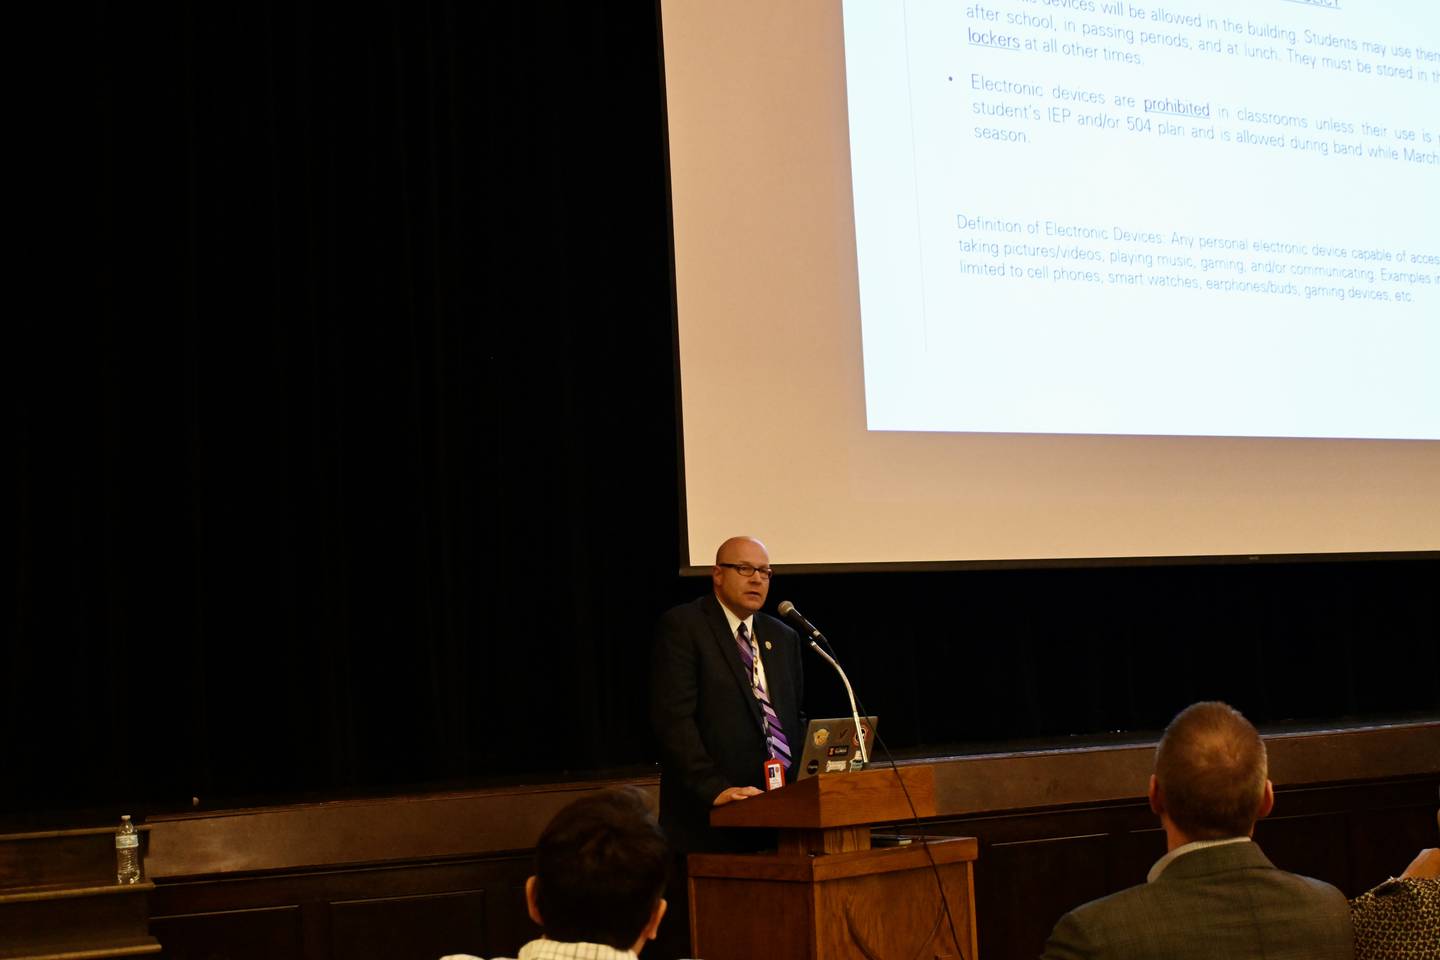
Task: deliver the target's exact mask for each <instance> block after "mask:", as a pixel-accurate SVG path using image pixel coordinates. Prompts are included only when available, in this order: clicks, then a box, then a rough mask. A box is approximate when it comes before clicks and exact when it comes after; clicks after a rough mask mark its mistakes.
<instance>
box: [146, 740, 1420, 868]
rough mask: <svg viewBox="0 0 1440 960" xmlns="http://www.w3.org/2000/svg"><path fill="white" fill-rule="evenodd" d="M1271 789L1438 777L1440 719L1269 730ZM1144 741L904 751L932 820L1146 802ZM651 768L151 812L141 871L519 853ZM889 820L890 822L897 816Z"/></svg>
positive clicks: (648, 782) (651, 787)
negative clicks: (919, 778)
mask: <svg viewBox="0 0 1440 960" xmlns="http://www.w3.org/2000/svg"><path fill="white" fill-rule="evenodd" d="M1265 742H1266V746H1267V749H1268V750H1269V755H1270V772H1271V779H1272V780H1274V781H1275V785H1276V787H1277V788H1278V789H1280V790H1282V791H1284V790H1288V789H1294V788H1301V787H1312V786H1319V785H1322V784H1336V783H1349V782H1365V781H1375V780H1390V779H1396V778H1404V777H1417V776H1421V777H1423V776H1429V775H1436V774H1440V720H1436V721H1425V722H1417V723H1406V724H1395V725H1391V726H1375V727H1363V728H1357V729H1348V730H1325V731H1313V732H1303V733H1288V734H1278V735H1273V736H1267V737H1266V738H1265ZM1154 750H1155V745H1154V743H1147V744H1139V745H1133V746H1121V747H1085V748H1076V749H1068V750H1040V751H1031V752H1025V753H1013V754H987V755H978V756H967V757H942V758H927V759H923V760H922V759H911V760H905V761H902V762H901V767H902V768H903V767H906V766H910V765H913V764H918V763H927V764H933V765H934V767H935V792H934V799H935V818H936V819H937V820H946V819H953V818H956V817H968V816H973V815H977V814H987V813H1008V812H1017V811H1027V810H1040V809H1046V808H1063V807H1076V806H1087V805H1094V804H1113V803H1121V802H1131V801H1137V800H1142V799H1143V798H1144V796H1145V788H1146V784H1147V783H1148V781H1149V777H1150V772H1151V766H1152V763H1153V757H1154ZM622 784H628V785H631V786H636V787H639V788H641V789H643V790H645V791H646V792H648V793H650V794H651V796H652V797H654V796H657V795H658V792H659V780H658V778H656V777H645V778H632V779H625V780H592V781H581V782H575V783H563V784H553V785H546V786H519V787H505V788H496V789H480V790H474V791H455V792H449V793H434V794H421V795H411V796H397V797H386V798H376V799H365V800H341V801H334V802H328V803H307V804H294V805H288V806H276V807H257V808H250V809H236V810H222V811H215V812H210V813H184V814H176V815H170V816H156V817H151V818H150V819H149V820H148V822H147V824H146V826H147V827H148V828H149V832H150V835H149V841H150V844H149V852H148V854H147V856H146V863H145V866H146V876H148V877H151V878H154V879H157V880H161V881H165V880H174V879H181V878H187V877H205V876H220V875H233V874H247V873H266V872H273V871H281V870H298V869H306V868H313V867H328V866H337V865H345V864H374V863H384V862H393V861H411V862H414V861H430V860H437V859H444V858H451V857H474V856H487V855H501V854H511V853H524V852H525V851H528V850H529V849H530V848H532V847H533V846H534V844H535V840H536V838H538V837H539V835H540V831H541V830H542V829H544V826H545V824H546V823H547V822H549V820H550V818H551V817H552V816H554V815H555V813H556V812H557V811H559V810H560V808H561V807H563V806H565V805H566V804H567V803H569V802H570V801H571V800H574V799H575V798H577V797H579V796H582V795H584V794H586V793H590V792H593V791H596V790H600V789H604V788H606V787H613V786H619V785H622ZM896 819H897V820H898V819H900V818H898V817H897V818H896Z"/></svg>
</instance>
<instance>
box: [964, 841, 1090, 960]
mask: <svg viewBox="0 0 1440 960" xmlns="http://www.w3.org/2000/svg"><path fill="white" fill-rule="evenodd" d="M1108 843H1109V837H1108V836H1107V835H1105V834H1091V835H1089V836H1077V837H1054V838H1049V839H1044V840H1025V841H1019V842H1014V841H1012V842H1003V843H995V844H990V845H988V846H984V847H982V850H981V854H980V860H979V861H977V862H976V864H975V873H976V877H977V879H976V883H975V913H976V916H977V918H978V919H979V921H980V928H979V933H980V951H981V953H982V955H984V956H985V957H987V958H989V957H994V956H999V955H1006V956H1027V957H1032V958H1033V957H1038V956H1039V955H1040V951H1041V949H1042V948H1043V947H1044V946H1045V937H1046V935H1048V934H1049V932H1050V927H1049V926H1047V925H1045V924H1043V923H1038V924H1037V923H1036V922H1035V920H1036V918H1038V917H1050V918H1054V917H1058V916H1060V915H1061V914H1062V913H1064V912H1065V911H1066V910H1069V909H1070V908H1071V907H1073V906H1075V905H1076V904H1079V903H1084V902H1085V901H1086V900H1091V899H1094V898H1095V897H1100V896H1104V895H1105V894H1106V893H1107V892H1109V885H1108V884H1107V882H1106V873H1107V870H1106V863H1105V860H1106V850H1107V847H1108ZM1061 876H1063V877H1064V878H1065V880H1064V882H1063V883H1056V882H1054V879H1055V878H1056V877H1061ZM1051 925H1053V921H1052V924H1051ZM1042 927H1043V929H1042Z"/></svg>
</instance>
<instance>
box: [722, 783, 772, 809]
mask: <svg viewBox="0 0 1440 960" xmlns="http://www.w3.org/2000/svg"><path fill="white" fill-rule="evenodd" d="M761 792H762V791H761V790H760V788H759V787H729V788H727V789H725V790H721V791H720V795H719V796H718V797H716V798H715V802H714V803H713V804H711V806H716V807H723V806H725V804H727V803H733V802H734V801H736V800H744V799H745V798H746V797H758V796H760V794H761Z"/></svg>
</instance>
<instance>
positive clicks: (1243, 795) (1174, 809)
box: [1155, 701, 1268, 840]
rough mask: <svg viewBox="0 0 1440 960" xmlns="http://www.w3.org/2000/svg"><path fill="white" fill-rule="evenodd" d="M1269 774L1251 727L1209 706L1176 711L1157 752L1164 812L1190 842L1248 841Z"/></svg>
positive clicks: (1225, 708) (1229, 710)
mask: <svg viewBox="0 0 1440 960" xmlns="http://www.w3.org/2000/svg"><path fill="white" fill-rule="evenodd" d="M1267 772H1268V771H1267V766H1266V757H1265V744H1264V742H1263V741H1262V740H1261V739H1260V734H1259V733H1258V732H1257V731H1256V730H1255V727H1254V726H1253V725H1252V724H1251V723H1250V721H1249V720H1246V719H1245V718H1244V717H1243V716H1242V715H1241V714H1240V711H1238V710H1236V709H1235V708H1233V707H1231V706H1229V705H1227V704H1224V703H1218V702H1213V701H1212V702H1205V703H1196V704H1192V705H1191V706H1189V707H1186V708H1185V709H1184V710H1182V711H1180V714H1179V715H1178V716H1177V717H1176V718H1175V719H1174V720H1172V721H1170V726H1168V727H1166V728H1165V735H1164V736H1163V737H1161V739H1160V747H1159V749H1158V750H1156V753H1155V780H1156V785H1157V787H1158V789H1159V793H1160V800H1161V805H1162V806H1163V810H1164V813H1165V814H1166V815H1167V816H1169V818H1170V819H1171V820H1172V821H1173V822H1174V824H1175V825H1176V826H1177V827H1179V828H1180V829H1181V830H1183V831H1184V832H1185V835H1186V836H1187V837H1189V839H1191V840H1219V839H1223V838H1226V837H1245V836H1249V835H1250V834H1251V832H1252V831H1253V830H1254V829H1255V820H1256V819H1257V818H1258V817H1259V816H1261V815H1262V806H1263V805H1264V804H1265V802H1266V789H1265V785H1266V782H1267V781H1266V776H1267Z"/></svg>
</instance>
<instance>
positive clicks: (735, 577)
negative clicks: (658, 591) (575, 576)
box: [650, 537, 805, 858]
mask: <svg viewBox="0 0 1440 960" xmlns="http://www.w3.org/2000/svg"><path fill="white" fill-rule="evenodd" d="M770 576H771V570H770V554H769V552H768V551H767V550H766V549H765V545H764V544H763V543H761V542H760V541H759V540H756V539H755V538H753V537H732V538H730V539H729V540H726V541H725V542H724V543H722V544H721V545H720V549H719V550H717V551H716V552H715V565H714V566H713V567H712V568H711V572H710V580H711V588H712V589H711V592H710V593H708V594H706V595H705V596H703V597H700V598H699V599H697V600H695V601H692V602H691V603H686V604H681V605H680V606H678V607H675V608H674V609H672V610H669V611H667V612H666V613H665V614H664V615H663V616H662V617H661V618H660V622H659V624H658V626H657V628H656V632H655V645H654V649H653V656H652V659H651V674H650V717H651V724H652V726H653V727H654V730H655V736H656V739H657V740H658V742H659V745H660V825H661V827H662V828H663V829H664V830H665V834H666V836H667V837H668V838H669V841H670V843H671V845H672V847H674V849H675V851H676V852H677V853H678V854H679V855H680V856H681V857H682V858H683V856H684V855H685V854H687V853H693V852H723V851H735V852H740V851H746V850H754V849H761V848H763V847H765V846H773V844H774V838H773V836H769V835H766V834H764V833H761V834H758V835H757V834H756V833H755V832H750V833H748V834H747V833H746V832H744V831H736V830H724V831H721V830H715V829H713V828H711V826H710V811H711V809H712V808H714V807H716V806H720V805H722V804H726V803H733V802H736V801H739V800H743V799H744V798H745V797H748V796H754V795H755V794H757V793H759V792H760V790H761V788H762V787H763V786H764V784H765V780H766V775H767V767H768V769H769V770H771V771H773V770H775V769H776V768H777V767H778V769H779V770H781V771H783V772H784V776H785V779H786V781H787V782H788V780H789V779H791V777H790V770H789V768H790V765H791V757H792V754H793V756H795V757H798V756H799V755H800V747H801V738H802V737H803V736H804V733H805V724H804V721H803V720H802V718H801V712H800V708H801V702H800V701H801V697H802V694H803V689H804V687H803V684H804V675H803V672H802V667H801V658H800V654H801V649H800V639H799V637H798V636H797V635H796V633H795V631H794V630H792V629H791V628H790V627H788V626H786V625H785V624H784V623H781V622H780V621H779V620H777V619H775V618H774V617H771V616H769V615H767V614H764V613H761V612H760V608H761V607H762V606H763V605H764V604H765V600H766V597H767V596H768V595H769V592H770Z"/></svg>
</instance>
